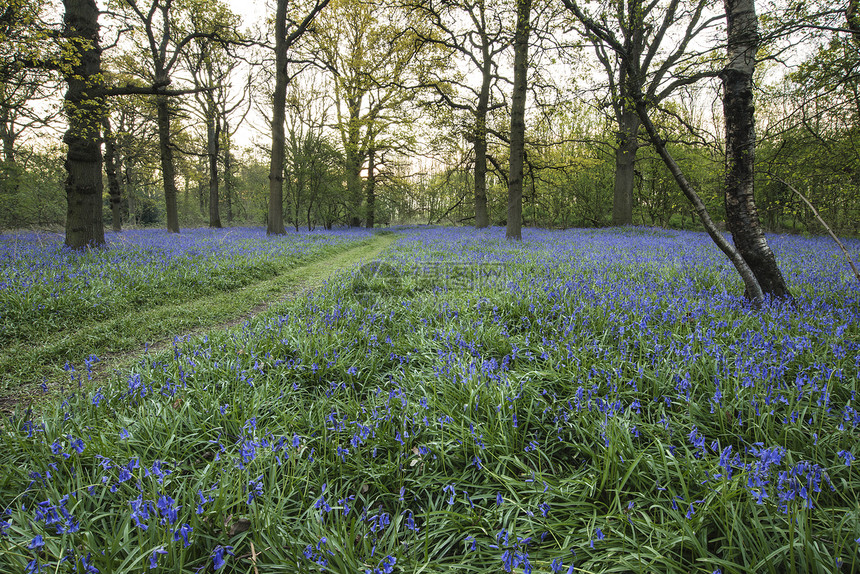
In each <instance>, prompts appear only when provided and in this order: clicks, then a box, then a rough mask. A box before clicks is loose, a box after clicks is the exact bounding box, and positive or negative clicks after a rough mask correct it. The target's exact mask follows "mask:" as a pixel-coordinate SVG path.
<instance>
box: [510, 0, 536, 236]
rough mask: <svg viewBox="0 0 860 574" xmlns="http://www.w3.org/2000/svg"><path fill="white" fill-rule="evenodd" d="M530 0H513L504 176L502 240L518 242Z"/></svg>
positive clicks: (524, 132)
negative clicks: (505, 223) (505, 205)
mask: <svg viewBox="0 0 860 574" xmlns="http://www.w3.org/2000/svg"><path fill="white" fill-rule="evenodd" d="M531 7H532V0H517V29H516V33H515V35H514V91H513V95H512V97H511V159H510V164H511V165H510V173H509V174H508V226H507V230H506V232H505V237H507V238H508V239H514V240H516V241H521V240H522V238H523V232H522V217H523V161H524V159H525V137H526V122H525V117H526V114H525V112H526V87H527V86H526V83H527V82H528V49H529V33H530V25H529V18H530V12H531Z"/></svg>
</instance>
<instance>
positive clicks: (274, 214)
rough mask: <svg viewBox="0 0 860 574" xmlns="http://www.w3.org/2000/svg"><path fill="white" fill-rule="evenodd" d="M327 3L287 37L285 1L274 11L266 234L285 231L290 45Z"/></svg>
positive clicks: (318, 3)
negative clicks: (273, 85) (270, 140)
mask: <svg viewBox="0 0 860 574" xmlns="http://www.w3.org/2000/svg"><path fill="white" fill-rule="evenodd" d="M328 3H329V0H316V3H315V4H314V6H313V7H312V8H311V10H310V11H309V12H308V14H307V15H306V16H305V17H304V18H303V19H302V20H301V22H300V23H294V24H293V26H292V30H291V31H290V33H289V34H287V31H288V29H289V28H290V26H288V22H287V12H288V4H289V1H288V0H278V4H277V7H276V9H275V91H274V94H273V97H272V152H271V160H270V162H269V211H268V215H267V219H266V233H268V234H269V235H283V234H285V233H286V229H285V228H284V158H285V150H286V136H285V133H284V123H285V122H286V105H287V85H288V84H289V82H290V76H289V70H288V69H287V66H288V64H289V51H290V48H291V47H292V46H293V44H295V43H296V41H297V40H298V39H299V38H300V37H301V36H302V34H304V33H305V32H306V31H307V29H308V26H310V24H311V22H312V21H313V20H314V18H316V16H317V14H319V13H320V12H321V11H322V9H323V8H325V7H326V6H327V5H328Z"/></svg>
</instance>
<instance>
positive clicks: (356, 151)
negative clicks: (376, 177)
mask: <svg viewBox="0 0 860 574" xmlns="http://www.w3.org/2000/svg"><path fill="white" fill-rule="evenodd" d="M360 105H361V103H360V102H355V101H348V102H347V106H348V107H349V120H348V121H349V125H348V126H347V130H348V132H347V143H346V191H347V196H348V198H347V201H348V209H349V213H348V217H349V226H350V227H360V226H361V187H362V186H361V164H362V163H364V161H363V158H362V157H361V151H360V145H361V144H360V141H361V132H360V127H359V122H360V121H361V117H360V115H359V113H360Z"/></svg>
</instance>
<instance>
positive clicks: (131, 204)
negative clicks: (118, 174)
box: [121, 157, 137, 225]
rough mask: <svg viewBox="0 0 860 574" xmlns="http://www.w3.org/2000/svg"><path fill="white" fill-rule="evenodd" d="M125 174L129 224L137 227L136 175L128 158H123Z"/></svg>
mask: <svg viewBox="0 0 860 574" xmlns="http://www.w3.org/2000/svg"><path fill="white" fill-rule="evenodd" d="M121 161H122V165H123V173H124V175H125V197H126V200H128V222H129V223H130V224H131V225H137V205H136V204H135V200H134V186H133V185H132V182H133V181H134V175H133V173H132V169H131V166H130V165H129V164H130V162H129V161H128V159H127V158H125V157H123V158H122V160H121Z"/></svg>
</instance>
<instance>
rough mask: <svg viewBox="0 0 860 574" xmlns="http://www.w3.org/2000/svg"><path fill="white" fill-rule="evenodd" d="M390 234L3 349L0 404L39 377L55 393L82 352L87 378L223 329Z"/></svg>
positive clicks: (365, 257)
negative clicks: (210, 291) (231, 286)
mask: <svg viewBox="0 0 860 574" xmlns="http://www.w3.org/2000/svg"><path fill="white" fill-rule="evenodd" d="M395 240H396V236H394V235H375V236H373V237H372V238H371V239H369V240H368V241H364V242H361V243H360V244H359V245H356V246H352V247H347V248H346V249H344V250H342V251H339V252H337V253H335V254H333V255H330V256H327V257H324V258H322V259H317V260H314V261H311V262H308V263H304V264H300V265H297V266H295V267H292V268H289V269H285V270H284V271H282V272H281V273H279V274H278V275H276V276H275V277H273V278H271V279H267V280H264V281H260V282H257V283H254V284H251V285H248V286H246V287H243V288H240V289H237V290H234V291H228V292H222V293H217V294H214V295H209V296H206V297H201V298H198V299H194V300H192V301H186V302H183V303H178V304H168V305H161V306H158V307H153V308H148V309H141V310H140V311H138V312H134V313H130V314H128V315H125V316H121V317H115V318H112V319H109V320H106V321H102V322H97V323H91V324H87V325H84V326H82V327H81V328H80V329H77V330H65V331H62V332H60V333H55V334H53V335H51V336H50V337H47V338H45V339H43V340H37V341H28V342H27V343H21V344H17V345H12V346H9V347H7V348H5V349H2V350H0V373H3V374H2V376H0V410H8V409H9V408H10V407H11V405H14V404H21V403H22V402H24V403H26V402H29V401H30V400H31V399H32V398H33V397H34V395H38V394H40V393H41V391H40V390H39V388H40V385H41V384H42V383H43V382H44V383H45V384H47V385H48V387H49V389H53V390H56V391H62V388H63V386H67V385H68V383H69V380H70V377H69V374H68V373H66V372H65V369H64V366H65V365H66V363H69V364H72V365H75V366H76V368H81V365H83V364H84V362H85V361H86V359H87V357H89V356H90V355H96V356H97V357H99V361H98V362H97V363H95V364H93V365H92V369H93V373H92V376H93V377H99V378H100V377H102V376H104V375H105V374H107V373H110V372H112V371H114V370H115V369H118V368H121V367H123V366H127V365H130V364H131V363H133V362H135V361H137V360H138V359H139V358H140V355H142V354H143V353H144V352H145V351H146V350H147V349H149V350H150V351H155V350H159V349H161V348H163V347H165V346H167V345H169V344H170V343H172V341H173V340H174V339H175V338H176V337H189V336H195V335H202V334H204V333H207V332H211V331H215V330H222V329H228V328H230V327H233V326H236V325H238V324H241V323H243V322H245V321H246V320H248V319H250V318H251V317H254V316H257V315H260V314H263V313H266V312H267V311H274V310H275V308H276V307H277V306H278V304H279V303H282V302H283V301H286V300H289V299H292V298H294V297H296V296H298V295H300V294H302V293H305V292H307V291H309V290H311V289H313V288H314V287H317V286H319V285H320V284H321V283H322V282H323V281H324V280H325V279H327V278H328V277H330V276H332V275H334V274H335V273H337V272H338V271H341V270H344V269H347V268H349V267H351V266H352V265H355V264H356V263H358V262H361V261H369V260H371V259H373V258H375V257H376V256H378V255H379V254H380V253H381V252H382V251H383V250H385V249H386V248H387V247H388V246H390V245H391V244H392V243H393V242H394V241H395ZM83 376H86V374H84V375H83Z"/></svg>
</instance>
